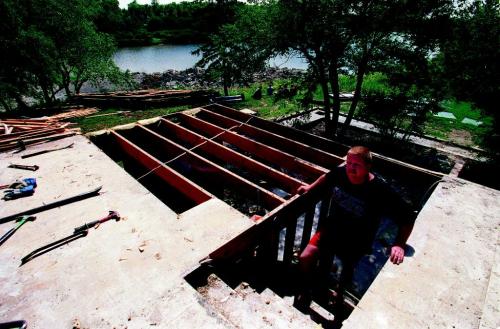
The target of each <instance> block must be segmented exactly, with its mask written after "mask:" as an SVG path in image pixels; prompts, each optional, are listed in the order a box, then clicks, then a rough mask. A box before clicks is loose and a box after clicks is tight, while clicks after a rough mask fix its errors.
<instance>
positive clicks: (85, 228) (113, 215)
mask: <svg viewBox="0 0 500 329" xmlns="http://www.w3.org/2000/svg"><path fill="white" fill-rule="evenodd" d="M110 219H116V221H119V220H120V215H119V214H118V213H117V212H116V211H110V212H109V214H108V216H106V217H104V218H101V219H98V220H95V221H92V222H89V223H85V224H83V225H82V226H79V227H76V228H75V229H74V230H73V234H70V235H68V236H66V237H64V238H62V239H59V240H57V241H54V242H51V243H49V244H47V245H45V246H43V247H40V248H38V249H35V250H33V251H32V252H30V253H29V254H27V255H26V256H24V257H23V258H21V265H24V264H26V263H27V262H29V261H30V260H32V259H33V258H36V257H38V256H40V255H43V254H44V253H46V252H49V251H51V250H53V249H55V248H58V247H60V246H62V245H64V244H67V243H69V242H71V241H74V240H77V239H80V238H83V237H85V236H87V234H89V228H92V227H95V228H97V227H99V225H100V224H102V223H104V222H107V221H108V220H110Z"/></svg>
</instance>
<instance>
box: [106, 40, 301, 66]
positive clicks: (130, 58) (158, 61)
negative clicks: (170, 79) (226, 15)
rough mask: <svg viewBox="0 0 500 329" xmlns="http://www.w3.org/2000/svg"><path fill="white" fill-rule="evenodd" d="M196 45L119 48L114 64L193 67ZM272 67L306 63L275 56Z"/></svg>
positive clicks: (295, 57)
mask: <svg viewBox="0 0 500 329" xmlns="http://www.w3.org/2000/svg"><path fill="white" fill-rule="evenodd" d="M197 48H198V45H158V46H148V47H129V48H120V49H119V50H118V51H117V52H116V53H115V54H114V56H113V60H114V62H115V63H116V65H117V66H118V67H119V68H120V69H122V70H129V71H131V72H144V73H154V72H164V71H166V70H178V71H180V70H186V69H188V68H191V67H193V66H194V65H195V64H196V62H197V61H198V60H200V58H201V56H196V55H193V54H192V53H191V52H192V51H194V50H196V49H197ZM269 65H270V66H272V67H274V66H277V67H281V68H283V67H287V68H295V69H303V70H305V69H307V63H306V62H305V61H304V60H303V59H302V58H300V57H298V56H295V55H290V56H276V57H274V58H273V59H271V60H270V61H269Z"/></svg>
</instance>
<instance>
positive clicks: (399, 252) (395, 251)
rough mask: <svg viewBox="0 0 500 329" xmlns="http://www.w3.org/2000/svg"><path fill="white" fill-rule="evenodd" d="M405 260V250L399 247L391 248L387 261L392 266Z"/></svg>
mask: <svg viewBox="0 0 500 329" xmlns="http://www.w3.org/2000/svg"><path fill="white" fill-rule="evenodd" d="M404 258H405V250H404V249H403V248H402V247H400V246H392V248H391V257H389V259H390V260H391V262H392V263H393V264H396V265H399V264H401V263H402V262H403V259H404Z"/></svg>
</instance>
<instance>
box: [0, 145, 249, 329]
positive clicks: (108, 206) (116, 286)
mask: <svg viewBox="0 0 500 329" xmlns="http://www.w3.org/2000/svg"><path fill="white" fill-rule="evenodd" d="M71 142H74V143H75V146H74V148H73V149H67V150H61V151H57V152H53V153H47V154H44V155H39V156H36V157H33V158H29V159H20V156H21V155H22V154H23V153H20V154H16V155H12V154H8V153H3V154H0V177H1V180H2V183H8V182H11V181H14V180H15V179H20V178H23V177H36V178H37V181H38V184H39V186H38V188H37V189H36V192H35V194H34V195H33V196H31V197H27V198H22V199H18V200H13V201H7V202H6V201H0V217H3V216H6V215H10V214H13V213H17V212H19V211H21V210H25V209H29V208H32V207H34V206H39V205H41V204H42V203H46V202H52V201H55V200H58V199H61V198H65V197H67V196H71V195H74V194H78V193H80V192H83V191H86V190H90V189H92V188H94V187H97V186H99V185H102V186H103V189H102V194H101V195H99V196H97V197H93V198H90V199H86V200H83V201H79V202H76V203H73V204H70V205H66V206H63V207H60V208H56V209H53V210H49V211H46V212H42V213H39V214H37V215H36V216H37V219H36V221H35V222H33V223H27V224H26V225H25V226H23V227H22V228H21V229H20V230H19V231H18V232H17V233H16V234H15V235H14V236H12V237H11V238H10V239H9V240H8V241H7V242H6V243H4V244H3V245H2V246H1V247H0V264H1V265H0V323H1V322H7V321H13V320H19V319H25V320H26V321H28V324H29V326H28V327H29V328H61V327H71V326H72V325H73V321H74V320H78V322H79V323H80V327H81V328H113V327H115V328H125V327H127V328H146V327H150V326H157V327H160V328H171V327H175V328H193V327H214V328H218V327H226V326H227V324H225V323H224V322H223V321H222V320H221V319H220V318H218V317H217V316H216V315H214V314H211V313H210V312H208V311H207V310H206V309H205V308H204V307H203V306H202V305H201V303H200V302H199V298H200V296H199V294H198V293H197V292H196V291H195V290H194V289H193V288H192V287H191V286H190V285H189V284H188V283H187V282H186V281H185V280H184V276H185V275H186V274H187V273H189V272H190V271H191V270H193V269H194V268H195V267H196V266H197V265H198V262H199V260H200V259H202V258H203V257H205V256H206V255H208V253H210V252H211V251H213V250H214V249H216V248H217V247H219V246H220V245H222V244H223V243H224V242H226V241H227V240H229V239H230V238H232V237H234V236H236V235H238V234H239V233H241V232H242V231H243V230H245V229H246V228H248V227H249V226H251V225H253V222H252V221H251V220H250V219H248V218H247V217H246V216H245V215H243V214H241V213H239V212H238V211H236V210H234V209H232V208H231V207H229V206H228V205H226V204H225V203H223V202H222V201H220V200H217V199H212V200H209V201H207V202H205V203H203V204H201V205H199V206H197V207H195V208H192V209H191V210H189V211H187V212H185V213H182V214H180V215H177V214H176V213H175V212H173V211H172V210H171V209H169V208H168V207H167V206H166V205H165V204H163V203H162V202H161V201H160V200H158V199H157V198H156V197H155V196H154V195H152V194H151V193H150V192H149V191H148V190H146V189H145V188H144V187H142V186H141V185H140V184H138V183H137V182H136V181H135V180H134V179H133V178H132V177H131V176H129V175H128V174H127V173H126V172H124V171H123V170H122V169H121V168H120V167H119V166H118V165H117V164H116V163H114V162H113V161H112V160H111V159H110V158H109V157H108V156H107V155H105V154H104V153H103V152H101V151H100V150H99V149H98V148H97V147H96V146H95V145H93V144H92V143H91V142H90V141H89V140H88V139H87V138H85V137H83V136H75V137H71V138H66V139H64V140H60V141H55V142H52V143H46V144H43V145H39V146H36V147H33V148H31V149H30V150H29V151H26V152H33V151H35V150H41V149H47V148H52V147H59V146H65V145H66V144H69V143H71ZM9 163H20V164H37V165H39V166H40V169H39V171H37V172H28V171H22V170H16V169H7V168H6V167H7V165H8V164H9ZM108 210H116V211H118V212H119V213H120V214H121V215H122V216H123V217H124V219H123V220H121V221H119V222H115V221H110V222H106V223H103V224H102V225H100V226H99V228H98V229H91V230H90V231H89V234H88V236H86V237H84V238H81V239H78V240H75V241H73V242H71V243H69V244H66V245H63V246H62V247H60V248H57V249H54V250H52V251H50V252H48V253H46V254H43V255H41V256H39V257H37V258H35V259H33V260H32V261H30V262H28V263H26V264H25V265H23V266H20V264H21V258H22V257H23V256H24V255H26V254H28V253H29V252H31V251H32V250H34V249H36V248H38V247H41V246H42V245H45V244H47V243H50V242H53V241H55V240H58V239H60V238H62V237H64V236H67V235H69V234H71V233H72V232H73V228H75V227H77V226H80V225H82V224H84V223H85V222H89V221H92V220H95V219H98V218H101V217H104V216H105V215H106V214H107V212H108ZM13 225H14V223H13V222H9V223H5V224H1V225H0V234H3V233H5V232H6V231H8V230H9V229H10V228H11V227H13ZM193 227H196V230H193V229H192V228H193Z"/></svg>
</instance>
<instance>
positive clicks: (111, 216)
mask: <svg viewBox="0 0 500 329" xmlns="http://www.w3.org/2000/svg"><path fill="white" fill-rule="evenodd" d="M110 219H116V221H119V220H120V215H119V214H118V213H117V212H116V211H110V212H109V215H108V216H106V217H104V218H101V219H98V220H95V221H93V222H89V223H85V224H83V225H82V226H79V227H77V228H75V230H74V231H73V233H80V232H82V231H86V230H88V229H89V228H92V227H94V226H99V225H101V224H102V223H104V222H107V221H108V220H110Z"/></svg>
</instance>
